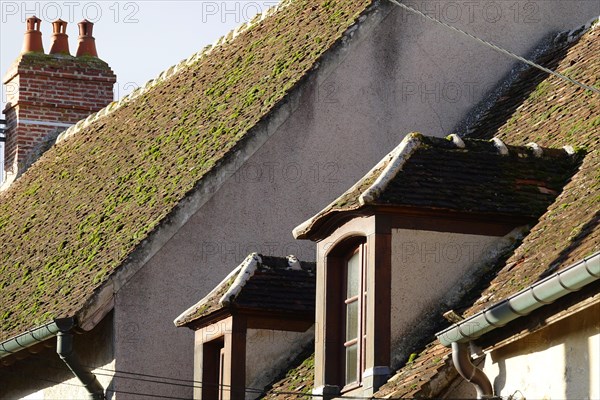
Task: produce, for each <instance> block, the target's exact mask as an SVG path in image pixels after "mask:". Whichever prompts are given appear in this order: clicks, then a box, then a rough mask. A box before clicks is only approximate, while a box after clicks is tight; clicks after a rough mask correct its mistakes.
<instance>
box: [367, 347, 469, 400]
mask: <svg viewBox="0 0 600 400" xmlns="http://www.w3.org/2000/svg"><path fill="white" fill-rule="evenodd" d="M415 356H416V357H415V358H414V359H413V360H410V361H409V362H408V363H407V364H406V365H405V366H404V367H403V368H402V369H400V370H399V371H398V372H397V373H396V374H395V375H394V376H392V378H390V379H389V380H388V382H387V383H386V384H385V385H383V386H382V387H380V388H379V390H378V391H377V393H375V396H374V397H376V398H378V399H382V398H383V399H400V398H402V399H412V398H417V399H423V398H435V397H437V396H439V395H440V393H441V391H442V390H443V389H445V388H446V387H447V385H448V384H449V383H450V382H451V381H452V380H453V379H455V378H456V377H457V376H458V372H457V371H456V369H455V368H454V366H453V365H452V359H451V357H450V349H448V348H446V347H444V346H442V345H441V344H439V343H437V344H436V343H431V344H429V345H427V347H426V348H425V350H423V351H422V352H421V353H420V354H418V355H416V354H415ZM434 377H435V378H436V379H434Z"/></svg>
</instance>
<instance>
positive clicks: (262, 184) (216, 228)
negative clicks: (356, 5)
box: [115, 0, 597, 398]
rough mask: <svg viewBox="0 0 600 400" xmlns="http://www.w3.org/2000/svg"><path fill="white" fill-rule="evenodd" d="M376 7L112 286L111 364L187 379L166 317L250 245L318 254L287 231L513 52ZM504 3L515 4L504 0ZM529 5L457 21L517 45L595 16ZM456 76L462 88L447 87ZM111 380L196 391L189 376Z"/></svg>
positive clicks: (138, 387) (429, 127)
mask: <svg viewBox="0 0 600 400" xmlns="http://www.w3.org/2000/svg"><path fill="white" fill-rule="evenodd" d="M425 3H428V4H437V5H438V6H439V5H440V4H441V2H423V4H425ZM383 4H384V7H383V9H382V10H383V11H382V13H383V14H385V13H387V12H388V11H389V10H392V11H391V13H390V14H389V15H387V17H386V18H385V20H384V21H383V22H382V23H381V24H380V25H379V26H377V27H375V28H372V29H371V28H370V27H368V26H366V25H365V24H367V25H368V22H369V21H368V20H367V21H366V22H363V25H364V29H359V30H358V31H356V32H355V35H354V37H353V39H352V40H350V41H348V42H347V43H346V45H345V47H343V48H342V49H341V50H340V51H339V52H338V54H337V55H336V56H334V57H329V58H326V59H325V60H323V62H322V63H321V65H320V67H319V69H318V70H317V71H316V73H314V74H312V76H311V78H310V79H308V80H307V81H306V82H305V83H304V84H303V85H302V87H301V91H302V95H301V96H300V97H299V98H297V100H295V101H294V103H293V104H288V105H287V106H289V107H291V109H293V112H292V113H291V114H290V115H287V116H285V121H284V122H283V124H282V125H281V126H280V127H279V128H278V129H277V130H276V132H275V133H274V134H273V135H272V137H271V138H270V139H269V140H268V141H267V143H266V144H265V145H264V146H262V147H261V148H260V149H259V150H258V151H256V153H254V155H253V156H251V158H250V159H249V160H248V161H247V162H246V163H245V164H244V165H242V166H241V168H240V169H239V170H237V172H236V173H235V174H234V176H233V177H232V178H230V179H229V180H228V181H227V182H226V183H225V184H224V185H222V186H221V187H220V188H219V189H218V191H216V192H215V193H214V195H213V196H212V198H211V199H210V200H209V201H208V202H207V203H205V204H204V205H203V206H202V207H201V209H200V210H199V211H198V212H196V213H195V214H193V215H191V216H190V218H189V220H188V221H187V223H186V224H185V225H184V226H183V227H182V228H181V229H180V230H179V231H178V232H177V233H176V234H175V235H174V236H173V237H172V238H171V239H170V240H169V241H168V242H166V243H165V244H164V245H161V246H162V247H161V248H160V250H159V251H158V252H157V253H156V254H155V255H154V257H153V258H152V259H151V260H150V261H149V262H148V263H147V264H146V265H145V266H144V267H143V269H142V270H141V271H140V272H138V273H137V274H136V275H135V276H134V277H133V278H132V279H131V280H130V281H129V283H128V284H127V285H126V286H125V287H124V288H122V289H121V290H120V291H119V292H118V293H117V296H116V311H115V332H116V335H117V336H116V349H115V352H116V358H117V364H116V365H117V368H123V369H127V370H133V371H138V372H142V373H147V374H154V375H160V376H168V377H174V378H178V379H191V378H192V370H193V366H192V365H193V362H192V360H193V334H192V332H191V331H189V330H187V329H176V328H175V327H174V326H173V324H172V321H173V319H174V318H175V317H176V316H177V315H179V314H180V313H181V312H182V311H183V310H185V309H187V308H188V307H189V306H190V305H191V304H193V303H195V302H196V301H198V300H199V299H200V298H201V297H203V296H204V295H205V294H206V293H207V292H208V291H210V290H211V289H212V288H213V287H214V286H215V285H216V284H217V283H218V282H219V281H220V280H221V279H222V278H223V277H224V276H225V275H226V274H227V273H228V272H229V271H230V270H231V269H233V268H234V267H235V266H236V265H237V264H238V263H239V262H241V261H242V260H243V258H244V257H245V256H246V255H247V254H248V253H249V252H251V251H259V252H264V253H265V254H271V255H280V256H283V255H287V254H289V253H294V254H296V255H297V256H298V257H299V258H301V259H307V260H312V259H314V246H313V245H312V244H311V243H307V242H297V241H294V240H293V239H292V236H291V230H292V228H294V227H295V226H296V225H297V224H299V223H301V222H303V221H304V220H305V219H306V218H308V217H310V216H312V215H313V214H314V213H315V212H317V211H318V210H320V209H321V208H322V207H324V206H325V205H326V204H328V203H329V202H330V201H331V200H333V199H334V198H335V197H336V196H338V195H339V194H341V193H342V192H343V191H344V190H345V189H347V188H348V187H349V186H351V185H352V184H353V183H354V182H355V181H356V180H357V179H359V178H360V177H361V176H362V175H363V174H364V173H365V172H366V171H368V170H369V169H370V168H371V167H372V166H373V165H374V164H375V163H376V162H377V161H378V160H379V159H380V158H381V157H383V156H384V155H385V154H386V153H387V152H389V151H390V150H391V149H393V148H394V147H395V146H396V145H397V144H398V143H399V142H400V141H401V139H402V138H403V136H404V135H405V134H406V133H407V132H410V131H413V130H419V131H422V132H423V133H425V134H433V135H446V134H448V133H451V130H452V128H453V127H454V126H455V125H456V124H458V123H459V121H460V120H461V119H462V118H463V117H464V116H465V114H466V113H467V112H468V111H469V110H470V109H471V107H473V106H474V105H475V104H476V103H477V102H478V101H479V100H480V99H481V98H483V96H484V95H485V94H486V93H487V92H488V91H489V90H490V88H492V87H493V86H494V85H495V84H496V83H497V82H498V81H499V80H500V78H501V77H502V76H503V75H504V74H506V73H507V72H508V71H509V69H510V67H511V65H512V61H511V60H509V59H506V58H504V57H503V56H499V55H497V54H496V53H494V52H493V51H492V50H489V49H487V48H485V47H482V46H481V44H479V43H476V42H471V41H469V40H464V39H462V38H461V37H460V36H456V35H454V34H452V33H448V32H447V31H446V30H444V29H442V28H440V27H437V26H435V25H431V24H430V23H429V22H425V21H423V20H421V19H420V18H418V17H414V16H410V17H407V16H405V15H404V12H401V11H399V10H397V9H392V8H391V6H390V5H389V3H387V2H384V3H383ZM499 4H500V6H501V7H502V8H503V10H504V11H503V12H504V13H508V12H510V10H508V7H509V5H508V3H507V4H505V3H504V2H499ZM511 4H512V2H511ZM515 4H518V5H519V6H520V7H521V6H524V3H522V2H518V1H517V2H516V3H515ZM535 4H536V5H537V7H538V11H537V15H538V16H539V18H538V19H537V22H534V23H525V22H524V21H523V20H522V18H520V19H519V18H517V20H514V19H512V18H508V17H506V18H505V19H503V20H502V21H498V22H495V23H493V24H492V23H489V22H487V21H485V20H484V19H483V17H477V18H474V20H473V22H472V23H471V22H469V21H468V18H467V19H466V20H465V22H464V23H462V26H463V27H465V28H468V30H469V31H471V32H474V33H476V34H478V35H481V36H483V37H485V38H486V39H490V40H494V41H495V42H496V43H498V44H500V45H504V46H507V47H510V48H511V49H512V50H515V51H517V52H521V53H522V52H525V51H528V50H530V49H531V48H532V47H534V45H535V44H536V43H537V42H538V41H539V40H540V39H541V38H542V37H544V36H545V35H546V34H547V33H548V32H550V31H553V30H557V29H566V28H571V27H573V26H577V25H579V24H580V23H583V22H585V21H587V20H588V19H590V18H591V16H592V15H593V14H594V13H597V10H596V9H595V8H596V6H595V2H594V1H583V0H582V1H578V2H577V5H578V6H574V5H573V3H572V2H569V3H568V4H564V3H563V2H560V1H543V2H535ZM383 14H382V15H383ZM465 15H466V14H465ZM505 15H506V14H505ZM463 18H464V17H463ZM458 25H461V24H460V23H459V24H458ZM415 85H416V89H415ZM432 85H433V89H432ZM456 85H458V86H459V87H460V88H461V94H460V95H457V94H456V93H454V94H450V95H449V94H448V93H450V92H449V91H448V90H451V89H452V88H455V89H456ZM444 88H445V89H444ZM469 88H470V89H469ZM415 90H416V92H414V91H415ZM444 90H446V91H444ZM431 91H433V94H429V93H430V92H431ZM444 93H445V94H444ZM280 117H281V116H280ZM282 118H283V117H282ZM115 385H116V388H117V389H118V388H122V389H123V390H128V391H133V392H141V393H153V394H165V395H170V396H181V397H185V396H191V387H190V388H185V387H179V388H175V387H168V386H165V385H161V384H156V385H152V384H148V383H140V382H135V381H126V380H116V381H115ZM131 398H136V397H133V396H132V397H131Z"/></svg>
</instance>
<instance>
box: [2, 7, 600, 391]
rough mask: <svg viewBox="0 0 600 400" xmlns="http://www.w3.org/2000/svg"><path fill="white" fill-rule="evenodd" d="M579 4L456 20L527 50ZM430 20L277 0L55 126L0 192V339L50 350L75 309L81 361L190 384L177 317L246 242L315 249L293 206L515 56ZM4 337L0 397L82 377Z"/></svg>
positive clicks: (585, 11) (312, 204)
mask: <svg viewBox="0 0 600 400" xmlns="http://www.w3.org/2000/svg"><path fill="white" fill-rule="evenodd" d="M426 3H428V4H429V3H431V5H432V6H435V5H436V4H437V3H436V2H426ZM580 5H581V6H580V7H571V6H569V7H567V6H566V5H564V4H562V3H560V2H543V4H539V7H540V15H543V16H544V17H543V18H541V17H540V18H539V19H538V20H536V22H535V24H526V23H523V21H522V20H518V19H517V20H513V19H510V18H508V19H506V20H502V21H497V22H496V23H494V24H491V23H490V22H488V21H485V20H484V19H477V18H475V19H474V20H472V21H471V20H470V19H469V18H466V19H465V20H464V21H463V22H461V24H462V25H461V26H462V27H463V28H465V29H467V30H471V31H472V32H476V33H479V34H481V35H483V36H485V39H488V40H490V41H495V42H496V43H498V44H501V45H503V46H506V47H510V48H511V49H512V50H514V51H516V52H520V53H526V52H528V51H531V50H532V49H534V48H535V47H536V45H537V44H538V43H539V42H540V41H542V40H543V39H544V38H545V37H546V36H547V35H549V34H550V33H551V32H553V31H556V30H562V29H567V28H568V29H570V28H572V27H573V26H578V25H580V24H582V23H584V22H585V21H587V20H589V19H590V18H591V16H593V13H594V12H596V10H595V4H594V2H588V1H582V2H581V4H580ZM501 6H502V7H505V5H501ZM506 7H507V8H508V6H506ZM502 10H503V11H502V12H505V13H508V12H510V10H508V9H504V8H503V9H502ZM465 15H466V14H465ZM297 21H303V23H302V24H298V23H296V22H297ZM429 24H430V23H429V22H428V21H426V20H421V19H420V18H419V17H418V16H413V15H409V14H405V11H403V10H401V9H399V8H397V7H396V6H394V5H393V4H391V3H388V2H383V1H382V2H379V1H374V2H372V1H361V2H352V3H347V2H335V1H334V2H326V3H323V2H316V1H290V2H285V3H283V4H282V5H280V6H279V7H278V8H277V9H274V10H271V11H269V12H268V13H266V14H265V15H263V16H259V17H258V18H257V19H256V20H254V21H253V22H252V23H251V24H250V25H248V26H245V27H243V28H241V29H239V30H236V31H235V32H232V33H231V34H230V35H229V36H228V37H226V38H223V39H222V40H220V41H219V42H218V43H216V44H215V46H212V47H210V48H209V49H207V50H205V51H204V52H200V53H198V54H196V55H193V56H192V57H190V59H188V60H186V61H185V62H183V63H182V64H179V65H177V66H174V67H173V68H171V69H169V70H168V71H165V73H163V74H161V76H160V77H159V78H157V79H156V80H154V81H152V82H150V83H149V84H148V85H147V86H146V87H145V88H143V89H141V90H140V91H138V92H136V93H134V94H132V95H131V96H130V97H128V98H126V99H123V100H121V101H119V102H116V103H113V104H111V105H109V106H108V107H107V108H105V109H103V110H101V111H100V112H99V113H97V114H93V115H92V116H91V117H89V118H87V119H86V121H82V122H79V123H78V124H76V125H75V126H74V127H73V128H70V129H69V130H68V131H67V132H65V134H64V135H62V136H61V137H60V138H59V143H58V144H57V145H56V146H54V147H52V148H51V149H50V150H49V151H48V152H46V153H45V154H44V155H43V156H42V157H41V158H40V160H39V161H38V162H36V163H35V164H34V165H33V166H32V167H31V168H30V169H29V170H28V171H27V172H26V173H25V174H23V175H22V177H21V178H19V179H17V180H16V181H15V182H14V183H13V184H12V185H11V187H10V188H9V189H7V190H6V191H5V192H4V194H2V196H3V197H2V200H1V201H0V208H1V210H0V215H2V217H0V218H2V219H0V220H1V221H3V225H2V231H1V233H0V235H1V237H2V241H1V243H2V246H3V248H4V250H3V255H4V258H3V259H2V265H3V266H4V268H5V276H6V277H7V278H6V282H4V283H3V291H2V296H3V297H2V304H3V306H4V307H5V309H6V310H7V312H6V314H4V316H3V319H2V334H3V335H2V338H1V339H0V340H1V341H2V343H4V344H7V343H14V339H15V338H16V337H18V336H19V335H21V334H24V333H27V332H29V330H31V329H33V328H36V327H39V326H48V327H49V328H51V329H49V330H48V329H47V331H48V332H47V335H46V336H43V337H40V341H41V342H42V347H43V348H40V349H33V347H34V346H35V345H36V342H32V344H31V346H28V347H27V349H19V350H18V352H21V355H26V354H28V351H29V350H28V349H33V350H34V351H36V350H39V351H41V353H37V354H39V355H41V356H44V357H45V358H46V359H47V360H57V359H58V356H57V355H56V348H55V345H54V344H53V342H52V340H54V339H52V338H53V337H55V336H56V335H57V331H56V329H55V327H54V325H53V324H54V323H55V319H58V318H69V317H75V320H76V323H77V326H76V327H75V331H77V332H83V333H81V334H80V335H75V336H74V339H73V340H74V342H75V348H78V347H81V348H82V350H81V352H80V353H81V354H79V356H80V358H81V364H82V365H83V366H86V367H87V369H88V370H90V371H92V372H94V374H95V375H96V377H97V378H98V381H99V383H100V385H101V386H102V387H103V389H104V391H105V392H106V394H107V395H110V396H111V397H112V398H115V397H125V398H144V396H145V394H148V393H152V394H156V395H171V396H181V397H186V396H187V397H189V396H191V395H192V392H193V387H192V385H172V384H169V383H164V382H165V381H168V382H170V383H173V382H174V381H173V380H168V379H183V380H186V381H187V382H191V381H192V380H193V370H194V360H193V356H192V354H191V353H190V348H191V347H190V346H191V344H192V343H193V340H194V339H193V333H192V332H190V331H189V330H184V329H175V328H174V327H173V325H172V323H171V321H172V320H173V318H175V317H176V316H177V315H179V314H180V313H181V311H182V310H184V309H186V308H187V307H189V305H190V303H192V302H193V301H195V300H196V299H197V298H201V297H203V296H204V295H206V294H207V293H208V292H209V291H210V290H211V289H212V288H213V287H214V286H215V285H216V284H218V282H220V281H221V280H222V279H223V277H225V276H226V275H227V274H228V273H229V271H230V269H231V266H232V265H236V264H237V263H239V262H240V260H241V259H243V257H245V256H246V255H247V254H248V253H250V252H254V251H256V252H261V253H263V254H271V255H274V256H284V255H287V254H290V253H291V254H296V255H297V256H298V258H300V259H303V260H309V261H310V260H312V259H314V255H315V254H316V250H315V246H314V245H312V244H311V243H309V242H298V241H296V240H294V238H293V237H292V235H291V231H292V228H293V227H294V226H296V225H297V224H298V223H300V222H301V221H303V220H304V219H306V218H307V217H308V216H310V215H312V214H314V213H315V212H317V211H318V210H319V208H320V207H321V205H322V204H327V203H328V202H330V201H331V199H332V198H335V197H336V196H338V195H339V193H341V192H342V191H343V190H345V189H346V188H347V187H349V186H351V185H352V184H353V182H355V181H356V179H357V178H358V177H360V176H361V175H363V174H364V172H365V171H367V170H368V169H369V168H370V167H371V166H372V165H373V164H375V162H376V161H377V160H379V159H380V158H381V157H382V156H383V155H385V154H387V153H388V152H389V151H390V150H391V149H392V148H393V147H395V146H396V144H397V143H398V142H400V141H401V139H402V136H403V135H404V134H405V133H406V132H410V131H413V130H419V131H422V132H427V133H430V134H433V135H440V136H446V135H447V134H449V133H451V131H452V130H453V129H454V128H455V127H457V126H459V125H460V122H461V121H462V120H463V119H464V118H465V116H466V115H467V114H468V113H469V111H470V110H471V109H472V108H473V107H474V106H475V105H476V104H477V103H478V102H479V101H480V100H482V99H483V98H484V97H485V96H486V94H487V93H488V92H490V91H491V90H492V89H493V88H494V87H495V86H496V85H497V84H498V82H500V81H501V78H502V77H503V76H505V75H506V74H507V73H508V72H509V71H510V70H511V68H512V66H513V62H512V61H511V60H510V59H504V58H502V57H503V56H500V55H497V54H496V53H494V52H492V51H491V50H489V49H488V48H486V47H480V44H479V43H477V42H471V41H470V40H469V39H466V38H465V39H462V38H461V37H460V36H451V35H448V34H447V33H446V31H445V30H444V28H442V27H438V26H435V25H433V26H432V25H429ZM290 27H293V28H290ZM465 54H467V55H468V59H469V62H466V63H465V61H464V60H465ZM482 66H485V67H482ZM449 85H450V86H449ZM459 88H460V93H461V95H458V89H459ZM451 89H452V90H453V92H452V93H451V92H450V90H451ZM469 93H470V94H469ZM471 94H472V95H471ZM74 154H76V155H77V156H76V157H75V156H73V155H74ZM72 193H77V196H73V195H72ZM31 204H36V206H35V207H33V206H31ZM4 221H6V222H4ZM394 229H396V228H394ZM398 229H403V228H398ZM17 232H20V234H19V235H17ZM463 233H464V232H463ZM466 234H471V233H466ZM503 234H505V233H494V235H497V236H495V237H500V236H502V235H503ZM494 235H490V236H494ZM498 235H499V236H498ZM432 236H434V237H435V239H434V240H436V241H437V240H442V241H443V240H446V239H447V238H446V237H444V236H443V235H441V236H439V237H437V236H435V235H432ZM484 236H485V235H484ZM47 238H51V239H47ZM427 240H429V239H427ZM488 240H489V241H490V242H491V241H493V240H495V239H493V238H491V237H490V238H489V239H482V244H483V243H488V242H487V241H488ZM9 249H11V250H10V251H9ZM23 260H26V261H23ZM6 271H9V272H6ZM63 275H64V276H68V278H69V279H67V280H60V279H57V276H63ZM190 299H192V300H190ZM3 309H4V308H3ZM390 323H392V322H390ZM79 342H83V343H81V344H79ZM86 343H96V345H95V346H93V347H91V346H87V345H86ZM45 344H47V345H49V347H45ZM166 344H168V345H166ZM88 351H89V353H90V354H88V353H87V352H88ZM5 356H6V357H4V358H6V359H7V360H8V361H7V363H10V364H11V366H10V368H11V372H10V373H9V372H8V369H6V368H3V369H2V370H1V371H0V379H1V380H2V388H3V391H4V393H6V396H8V397H9V398H22V397H25V396H38V397H44V398H53V397H61V396H62V397H65V396H67V397H68V395H65V394H64V393H69V394H73V396H80V395H81V396H82V395H84V394H85V393H86V390H85V389H84V388H82V387H81V383H80V382H79V380H78V379H76V378H74V377H73V376H72V374H71V373H70V372H69V371H68V370H65V369H64V367H63V369H62V370H61V369H59V370H52V371H50V370H49V368H48V366H47V365H48V364H47V362H50V361H43V362H39V358H36V357H35V356H34V355H29V356H28V357H25V358H24V359H23V360H16V357H15V356H16V355H12V354H11V355H10V356H9V355H6V354H5ZM13 357H14V358H13ZM19 357H20V356H19ZM386 357H387V356H386ZM389 357H390V358H393V357H394V356H393V354H392V353H391V351H390V355H389ZM373 365H374V366H379V365H378V364H373ZM115 370H116V371H126V372H134V373H135V374H137V375H127V374H123V373H114V372H111V371H115ZM12 371H17V372H12ZM139 374H144V375H151V376H159V377H163V378H166V379H164V380H161V381H160V382H156V381H153V382H148V380H147V379H146V380H144V378H143V377H142V376H140V375H139ZM32 376H35V377H36V378H35V380H34V379H32V378H31V377H32ZM70 385H75V386H70ZM57 391H61V394H57ZM4 393H3V394H4Z"/></svg>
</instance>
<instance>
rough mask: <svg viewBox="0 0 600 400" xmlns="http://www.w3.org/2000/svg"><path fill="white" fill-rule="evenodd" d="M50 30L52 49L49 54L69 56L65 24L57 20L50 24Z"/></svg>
mask: <svg viewBox="0 0 600 400" xmlns="http://www.w3.org/2000/svg"><path fill="white" fill-rule="evenodd" d="M52 30H53V32H52V47H51V48H50V54H67V55H70V54H71V53H70V52H69V36H68V35H67V23H66V22H65V21H63V20H62V19H57V20H56V21H54V22H53V23H52Z"/></svg>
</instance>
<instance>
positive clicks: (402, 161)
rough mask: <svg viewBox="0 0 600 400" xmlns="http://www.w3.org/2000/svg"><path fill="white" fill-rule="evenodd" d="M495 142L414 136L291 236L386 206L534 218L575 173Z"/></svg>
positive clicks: (565, 160) (553, 152)
mask: <svg viewBox="0 0 600 400" xmlns="http://www.w3.org/2000/svg"><path fill="white" fill-rule="evenodd" d="M501 146H505V148H506V150H507V151H508V154H506V155H503V154H500V150H499V149H498V147H497V144H495V143H494V142H492V141H488V140H477V139H465V140H464V142H462V143H460V145H457V144H455V143H454V142H453V141H452V140H451V138H447V139H440V138H435V137H426V136H423V135H420V134H414V133H413V134H411V135H409V136H407V138H405V140H403V142H402V143H401V144H400V145H399V146H398V147H397V148H396V149H395V150H393V151H392V152H391V153H390V154H389V155H388V156H387V157H385V158H384V159H383V160H382V161H381V162H380V163H379V164H378V165H377V166H376V167H375V168H373V169H372V170H371V171H370V172H369V173H368V174H367V175H365V176H364V177H363V178H362V179H361V180H360V181H359V182H358V183H357V184H356V185H354V186H353V187H352V188H351V189H349V190H348V191H347V192H346V193H344V194H343V195H342V196H340V197H339V198H338V199H337V200H335V201H334V202H333V203H331V204H330V205H329V206H328V207H326V208H325V209H324V210H323V211H321V212H320V213H319V214H317V215H316V216H315V217H313V218H312V219H310V220H308V221H307V222H305V223H304V224H302V225H301V226H299V227H298V228H296V230H295V234H296V235H297V237H300V238H304V237H307V236H308V235H310V232H312V231H315V230H316V229H317V227H318V226H319V225H320V224H323V223H324V221H326V220H327V219H328V218H330V217H332V216H333V215H335V214H339V213H347V212H349V211H355V210H358V209H361V208H363V207H366V206H377V205H384V206H387V205H391V206H411V207H420V208H429V209H443V210H452V211H459V212H469V213H479V214H496V215H510V216H518V217H526V218H538V217H539V216H540V215H542V214H543V213H544V212H545V211H546V208H547V207H548V206H549V205H550V204H551V203H552V202H553V201H554V199H555V198H556V196H557V195H558V193H560V191H561V190H562V187H563V186H564V184H565V183H566V181H567V180H568V179H569V177H570V176H571V175H572V174H573V173H574V172H575V169H576V167H577V160H578V157H572V156H570V155H569V154H567V152H566V151H565V150H562V149H547V148H544V149H539V150H541V151H542V154H541V155H539V156H536V155H535V154H534V153H535V152H534V150H532V148H531V147H527V146H510V145H504V144H502V145H501Z"/></svg>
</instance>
